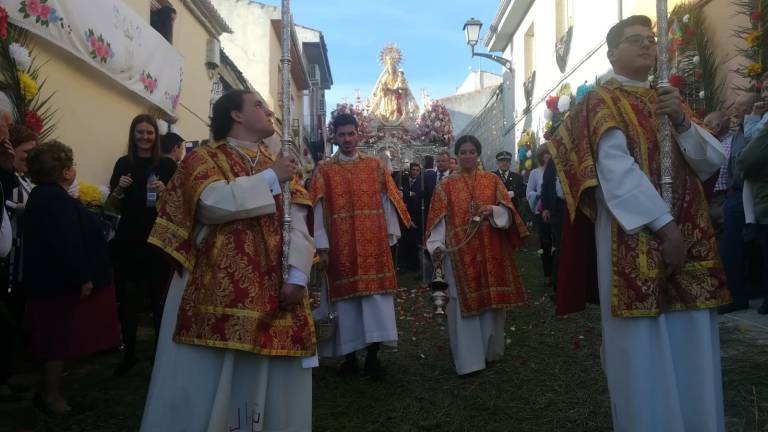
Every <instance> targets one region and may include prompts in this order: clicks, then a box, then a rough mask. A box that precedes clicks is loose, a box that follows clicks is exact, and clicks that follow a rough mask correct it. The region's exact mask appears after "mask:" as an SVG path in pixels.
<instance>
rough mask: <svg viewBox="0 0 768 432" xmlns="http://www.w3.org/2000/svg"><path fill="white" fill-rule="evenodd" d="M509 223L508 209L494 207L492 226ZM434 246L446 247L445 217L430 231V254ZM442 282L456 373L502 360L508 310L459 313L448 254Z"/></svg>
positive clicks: (456, 291) (465, 372) (459, 373)
mask: <svg viewBox="0 0 768 432" xmlns="http://www.w3.org/2000/svg"><path fill="white" fill-rule="evenodd" d="M511 223H512V215H511V214H510V211H509V210H508V209H506V208H504V207H500V206H493V219H492V220H491V225H492V226H493V227H495V228H499V229H507V228H509V226H510V225H511ZM437 248H442V249H445V218H443V219H441V220H440V221H439V222H438V223H437V225H436V226H435V228H434V229H433V230H432V231H431V232H430V233H429V238H428V239H427V250H428V251H429V253H430V255H431V254H432V253H433V252H434V251H435V249H437ZM443 271H444V273H445V281H446V282H447V283H448V305H447V307H446V311H445V312H446V314H447V316H448V339H449V340H450V343H451V355H453V364H454V366H455V367H456V374H457V375H464V374H468V373H471V372H476V371H479V370H482V369H485V366H486V363H487V362H492V361H496V360H499V359H501V357H502V356H503V355H504V321H505V320H506V318H507V311H506V310H503V309H488V310H485V311H483V312H481V313H479V314H477V315H471V316H462V314H461V303H460V302H461V300H460V299H459V293H458V288H457V287H456V277H455V276H454V275H453V263H452V262H451V258H450V255H448V254H445V255H444V258H443Z"/></svg>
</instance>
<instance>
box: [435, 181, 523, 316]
mask: <svg viewBox="0 0 768 432" xmlns="http://www.w3.org/2000/svg"><path fill="white" fill-rule="evenodd" d="M470 178H471V179H472V180H471V181H470V180H468V179H470ZM471 203H474V204H475V205H476V206H477V208H480V207H482V206H485V205H493V206H500V207H503V208H505V209H507V210H508V211H509V212H510V217H511V223H510V226H509V227H508V228H506V229H499V228H494V227H492V226H491V224H490V223H489V222H488V221H487V220H484V221H483V222H482V223H481V225H480V227H479V228H478V230H477V232H476V233H475V234H474V235H473V236H472V238H471V239H470V240H469V241H468V242H467V243H466V244H465V245H464V246H462V247H460V248H459V249H458V250H457V251H455V252H451V254H450V255H451V262H452V263H453V273H454V275H455V276H456V289H457V291H458V295H459V298H460V299H461V301H460V303H461V313H462V315H463V316H469V315H476V314H479V313H481V312H483V311H485V310H488V309H508V308H510V307H512V306H514V305H516V304H520V303H523V302H524V301H525V290H524V289H523V281H522V279H520V272H519V271H518V268H517V263H515V256H514V253H515V249H516V248H517V247H518V246H520V244H522V241H523V239H524V238H525V237H527V236H528V229H526V227H525V223H524V222H523V220H522V219H521V218H520V215H519V214H518V213H517V210H516V209H515V206H514V205H512V200H511V199H510V198H509V194H507V188H506V187H504V184H503V183H502V182H501V179H500V178H499V176H497V175H496V174H494V173H490V172H487V171H486V172H479V171H478V172H477V173H476V174H475V175H474V176H467V175H452V176H450V177H447V178H446V179H445V180H443V181H441V182H440V183H438V184H437V188H436V189H435V193H434V195H433V196H432V203H431V205H430V208H429V220H428V221H427V228H428V229H429V231H430V232H431V231H432V230H434V229H435V227H436V226H437V225H438V224H439V223H440V221H441V220H442V219H443V218H445V240H446V246H447V247H448V248H451V247H455V246H457V245H459V244H460V243H462V241H463V240H464V238H465V236H466V235H467V232H468V231H469V225H470V220H471V219H472V217H473V216H474V214H473V213H472V210H473V209H471V208H470V205H471ZM427 237H429V233H427Z"/></svg>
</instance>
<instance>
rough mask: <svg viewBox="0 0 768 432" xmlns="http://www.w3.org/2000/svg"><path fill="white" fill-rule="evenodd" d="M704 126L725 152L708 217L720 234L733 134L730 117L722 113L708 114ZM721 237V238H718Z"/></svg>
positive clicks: (728, 178) (728, 184)
mask: <svg viewBox="0 0 768 432" xmlns="http://www.w3.org/2000/svg"><path fill="white" fill-rule="evenodd" d="M704 124H705V125H706V126H707V127H708V128H709V130H710V131H712V135H714V136H715V138H717V139H718V140H720V144H721V145H722V146H723V151H724V152H725V157H726V159H725V162H724V163H723V166H721V167H720V174H719V175H718V177H717V181H716V182H715V189H714V193H713V195H712V198H711V199H710V201H709V216H710V219H712V225H713V227H714V228H715V232H716V233H718V234H721V232H720V231H721V229H722V225H723V217H724V216H723V204H724V203H725V199H726V195H727V193H728V187H729V186H730V183H731V171H730V169H729V166H728V165H729V162H730V155H731V144H732V142H733V134H732V133H731V116H729V115H728V114H727V113H725V112H722V111H715V112H712V113H709V114H708V115H707V116H706V117H704ZM718 237H721V236H718Z"/></svg>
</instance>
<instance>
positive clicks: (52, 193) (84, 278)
mask: <svg viewBox="0 0 768 432" xmlns="http://www.w3.org/2000/svg"><path fill="white" fill-rule="evenodd" d="M27 163H28V165H29V174H30V177H31V180H32V182H33V183H34V184H35V185H36V187H35V188H34V189H33V190H32V192H31V193H30V195H29V200H28V202H27V206H26V210H25V224H24V271H25V275H26V277H25V289H26V290H27V293H28V300H27V314H26V328H27V330H28V332H29V346H30V350H31V354H32V357H33V358H34V359H35V360H37V361H39V362H42V364H43V366H42V379H41V384H40V389H39V392H38V393H37V395H36V396H35V399H34V403H35V405H36V407H37V408H38V409H41V410H42V411H44V412H49V413H54V414H67V413H69V412H70V411H71V407H70V405H69V404H68V403H67V401H66V399H64V398H63V397H62V395H61V376H62V367H63V361H64V360H72V359H77V358H80V357H83V356H86V355H88V354H92V353H95V352H97V351H101V350H105V349H108V348H112V347H115V346H117V345H118V344H119V340H120V332H119V329H118V321H117V307H116V303H115V290H114V287H113V285H112V268H111V265H110V262H109V254H108V250H107V242H106V240H105V239H104V237H103V233H102V230H101V226H100V224H99V223H98V221H97V219H96V216H95V215H94V214H92V213H91V212H89V211H88V210H87V209H86V208H85V206H83V205H82V204H81V203H80V202H79V201H78V200H76V199H75V198H73V197H71V196H70V195H69V193H67V190H68V189H69V187H70V186H72V184H73V183H74V181H75V177H76V175H77V171H76V169H75V163H74V159H73V154H72V149H71V148H69V147H68V146H66V145H64V144H62V143H60V142H58V141H51V142H48V143H45V144H41V145H40V146H37V147H35V148H34V149H33V150H32V151H31V152H30V154H29V158H28V160H27Z"/></svg>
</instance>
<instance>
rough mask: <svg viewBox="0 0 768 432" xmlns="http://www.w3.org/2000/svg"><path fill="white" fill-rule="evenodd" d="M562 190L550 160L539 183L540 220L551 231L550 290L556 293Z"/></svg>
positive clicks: (563, 201)
mask: <svg viewBox="0 0 768 432" xmlns="http://www.w3.org/2000/svg"><path fill="white" fill-rule="evenodd" d="M563 196H564V195H563V190H562V187H561V186H560V182H559V180H558V178H557V169H556V168H555V163H554V162H553V161H552V160H550V161H548V162H547V165H546V167H544V175H543V178H542V181H541V220H542V223H548V224H550V226H551V229H552V246H554V250H555V252H554V253H553V254H552V288H553V289H554V290H555V291H557V270H558V268H559V264H560V241H561V240H562V238H563V218H564V217H567V215H565V200H564V199H563Z"/></svg>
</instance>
